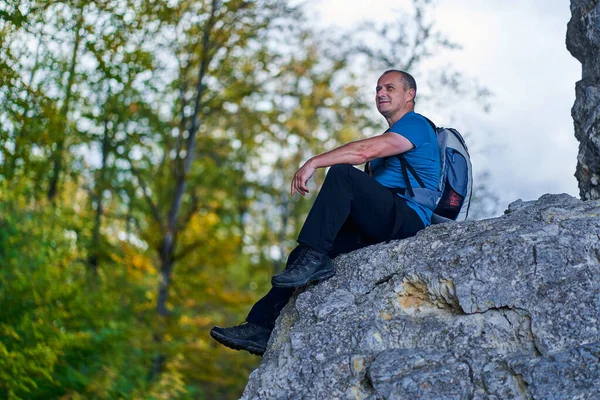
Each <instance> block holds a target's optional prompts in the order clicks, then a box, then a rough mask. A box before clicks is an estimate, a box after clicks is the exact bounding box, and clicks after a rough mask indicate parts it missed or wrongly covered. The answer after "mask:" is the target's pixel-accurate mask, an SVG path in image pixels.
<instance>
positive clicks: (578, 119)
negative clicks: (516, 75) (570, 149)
mask: <svg viewBox="0 0 600 400" xmlns="http://www.w3.org/2000/svg"><path fill="white" fill-rule="evenodd" d="M571 14H572V17H571V21H569V24H568V27H567V49H569V51H570V52H571V54H572V55H573V57H575V58H577V59H578V60H579V61H580V62H581V64H582V79H581V80H580V81H579V82H577V84H576V85H575V93H576V96H577V97H576V99H575V104H574V105H573V109H572V110H571V113H572V115H573V121H574V124H575V137H576V138H577V140H579V155H578V157H577V169H576V171H575V177H576V178H577V181H578V182H579V194H580V196H581V198H582V199H584V200H592V199H600V2H599V1H598V0H571Z"/></svg>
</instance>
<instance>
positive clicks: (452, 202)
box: [396, 117, 473, 224]
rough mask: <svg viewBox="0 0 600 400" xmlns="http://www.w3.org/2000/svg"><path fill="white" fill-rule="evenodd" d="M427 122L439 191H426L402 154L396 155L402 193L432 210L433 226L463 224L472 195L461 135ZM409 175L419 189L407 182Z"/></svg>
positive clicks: (466, 154)
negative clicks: (434, 144)
mask: <svg viewBox="0 0 600 400" xmlns="http://www.w3.org/2000/svg"><path fill="white" fill-rule="evenodd" d="M425 119H426V120H427V122H429V124H430V125H431V127H432V128H433V131H434V132H435V133H436V136H437V141H438V148H439V151H440V166H441V174H440V181H439V184H438V190H437V191H435V190H431V189H427V188H425V184H424V183H423V181H422V180H421V178H420V177H419V175H418V174H417V172H416V171H415V170H414V168H413V167H412V166H411V165H410V164H409V163H408V161H406V158H405V157H404V155H403V154H398V155H397V156H396V157H398V160H400V164H401V166H402V174H403V175H404V181H405V182H407V185H408V187H407V188H406V189H403V191H404V192H405V193H406V192H408V193H407V194H408V195H409V196H411V197H413V198H414V200H415V201H416V202H417V203H419V204H422V205H423V206H425V207H428V208H429V209H432V210H434V211H433V216H432V218H431V223H432V224H439V223H444V222H449V221H464V220H465V219H467V215H468V213H469V206H470V204H471V194H472V191H473V173H472V166H471V157H470V156H469V150H468V149H467V145H466V144H465V140H464V139H463V137H462V136H461V134H460V133H459V132H458V131H457V130H456V129H454V128H441V127H436V126H435V124H434V123H433V122H431V121H430V120H429V119H428V118H427V117H425ZM408 172H410V173H411V174H412V175H413V177H414V178H415V180H416V181H417V182H418V183H419V185H420V186H421V187H419V188H413V187H412V185H411V184H410V180H409V179H408Z"/></svg>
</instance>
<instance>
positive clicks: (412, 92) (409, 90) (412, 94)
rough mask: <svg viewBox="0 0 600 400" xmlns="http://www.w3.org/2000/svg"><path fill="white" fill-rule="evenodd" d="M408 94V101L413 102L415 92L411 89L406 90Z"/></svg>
mask: <svg viewBox="0 0 600 400" xmlns="http://www.w3.org/2000/svg"><path fill="white" fill-rule="evenodd" d="M407 93H408V96H409V98H408V101H415V96H416V95H417V91H416V90H415V89H413V88H410V89H408V90H407Z"/></svg>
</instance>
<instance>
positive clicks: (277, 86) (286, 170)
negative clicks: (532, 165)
mask: <svg viewBox="0 0 600 400" xmlns="http://www.w3.org/2000/svg"><path fill="white" fill-rule="evenodd" d="M435 7H436V3H435V2H434V1H431V0H414V1H412V2H410V1H409V2H404V3H403V8H399V9H397V10H395V11H390V15H391V16H392V19H391V20H389V21H378V22H369V21H365V22H363V23H360V24H355V25H353V26H352V27H351V28H347V29H340V28H339V27H336V28H331V27H330V28H327V27H323V26H322V25H319V24H315V23H314V13H315V10H314V3H313V2H302V3H299V2H297V1H295V2H290V1H282V0H278V1H275V0H256V1H244V0H229V1H225V0H223V1H220V0H205V1H192V0H172V1H168V2H167V1H165V2H157V1H147V0H112V1H108V0H106V1H83V0H70V1H54V0H50V1H15V0H8V1H5V2H3V4H2V5H0V149H1V153H0V262H1V265H0V398H8V399H17V398H23V399H50V398H62V399H113V398H135V399H175V398H180V399H233V398H237V397H239V395H240V394H241V392H242V390H243V388H244V385H245V383H246V381H247V377H248V374H249V373H250V372H251V371H252V369H253V368H255V367H256V366H257V364H258V362H259V361H260V359H259V358H256V357H254V356H251V355H249V354H246V353H240V352H234V351H230V350H228V349H225V348H224V347H222V346H220V345H218V344H216V343H215V342H213V341H212V340H211V339H210V337H209V335H208V331H209V329H210V328H211V327H212V326H213V325H217V324H218V325H221V326H224V325H232V324H236V323H239V322H241V321H242V320H243V319H244V317H245V315H246V313H247V311H248V310H249V307H250V306H251V304H252V303H253V302H254V301H256V300H257V299H258V298H260V297H261V296H262V295H263V294H264V293H266V291H267V290H268V288H269V285H270V277H271V275H272V274H273V273H274V272H277V271H279V270H281V269H282V268H283V266H284V264H285V257H286V255H287V253H288V252H289V251H290V250H291V249H292V248H293V246H294V244H295V237H296V234H297V232H298V231H299V229H300V228H301V224H302V221H303V219H304V217H305V215H306V213H307V211H308V209H309V208H310V205H311V203H312V201H313V200H314V196H308V197H307V198H303V197H300V196H296V197H290V196H289V183H290V179H291V177H292V176H293V173H294V172H295V171H296V169H297V168H298V167H299V166H300V165H301V163H302V162H303V161H305V160H306V159H308V158H309V157H310V156H312V155H314V154H317V153H320V152H323V151H325V150H329V149H331V148H334V147H335V146H337V145H339V144H342V143H345V142H348V141H351V140H355V139H359V138H362V137H367V136H372V135H375V134H378V133H380V132H382V131H383V130H384V129H385V126H384V121H383V120H382V118H381V117H380V116H379V115H377V113H376V110H375V108H374V101H373V100H374V85H375V81H376V79H377V77H378V75H379V74H380V73H381V72H382V71H384V70H386V69H390V68H398V69H406V70H409V71H411V72H412V73H413V74H414V75H415V77H416V78H417V82H419V83H420V85H419V95H418V102H417V104H418V105H417V107H418V109H417V110H418V111H419V110H424V111H423V112H424V113H425V114H426V115H428V116H430V117H431V118H432V119H434V120H436V121H438V124H440V125H442V124H446V123H445V122H443V121H449V122H448V123H453V124H455V125H456V124H459V125H460V126H457V127H459V128H460V130H461V131H462V132H463V133H465V134H466V136H467V140H468V141H469V143H474V144H475V145H474V146H472V147H471V152H472V153H473V156H474V157H475V158H477V157H480V158H481V159H485V152H486V148H485V147H482V146H481V145H480V143H481V141H478V138H477V135H476V133H474V132H470V129H471V128H472V127H470V126H469V124H468V123H463V121H462V120H461V118H460V117H457V115H460V113H458V112H457V111H461V112H464V111H465V110H469V111H468V112H469V113H470V115H476V116H479V117H480V118H482V119H483V118H485V115H487V114H486V113H487V112H489V110H490V109H491V107H493V95H492V93H491V91H490V90H489V89H488V88H486V87H485V86H484V85H482V84H480V83H479V82H478V80H477V79H476V78H474V77H472V76H470V75H468V74H465V73H462V72H460V71H459V70H458V69H457V68H456V67H455V66H454V65H453V63H452V59H453V57H454V56H455V54H457V53H459V52H460V51H461V48H460V43H456V42H454V41H453V39H452V38H451V37H448V36H447V35H446V34H444V32H443V31H441V30H440V29H438V27H437V25H436V23H435V19H434V17H433V16H434V15H435ZM565 23H566V21H565ZM432 60H438V61H439V60H442V61H443V62H442V64H440V62H438V63H437V64H435V63H434V64H432V63H431V62H430V61H432ZM440 65H442V66H440ZM425 111H427V112H425ZM432 114H433V115H432ZM440 120H441V121H440ZM574 162H575V160H574V158H573V164H574ZM573 169H574V167H573ZM324 173H325V171H323V170H321V171H319V173H318V174H317V176H316V177H315V178H314V179H313V180H312V181H311V183H310V185H312V186H311V188H312V190H311V193H314V192H316V191H317V190H318V186H319V184H320V183H321V182H322V181H323V176H324ZM489 177H490V170H489V168H488V167H487V166H485V165H484V167H480V168H476V170H475V178H476V183H477V185H476V189H475V196H474V203H473V208H472V212H471V218H484V217H488V216H492V215H496V214H498V213H499V212H501V211H502V209H503V206H504V205H505V204H503V197H502V196H503V193H498V192H497V190H496V189H495V188H494V187H493V185H491V184H490V179H489Z"/></svg>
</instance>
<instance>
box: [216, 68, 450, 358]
mask: <svg viewBox="0 0 600 400" xmlns="http://www.w3.org/2000/svg"><path fill="white" fill-rule="evenodd" d="M416 93H417V84H416V82H415V80H414V78H413V77H412V76H411V75H410V74H408V73H406V72H404V71H398V70H390V71H386V72H384V73H383V75H382V76H381V77H380V78H379V80H378V81H377V87H376V96H375V102H376V105H377V109H378V110H379V112H380V113H381V115H383V116H384V117H385V119H386V121H387V122H388V124H389V127H390V128H389V129H388V130H387V131H386V132H385V133H383V134H382V135H378V136H375V137H372V138H368V139H363V140H357V141H355V142H350V143H348V144H345V145H343V146H340V147H338V148H335V149H333V150H331V151H328V152H326V153H323V154H319V155H318V156H315V157H313V158H311V159H310V160H308V161H307V162H306V163H305V164H304V165H303V166H302V167H301V168H300V169H299V170H298V171H297V172H296V174H295V175H294V178H293V180H292V185H291V194H292V196H293V195H294V194H295V193H296V192H298V193H300V194H301V195H302V196H304V195H306V194H307V193H308V188H307V186H306V185H307V182H308V180H309V179H310V178H311V177H312V176H313V174H314V172H315V170H316V169H317V168H325V167H331V168H330V169H329V172H328V173H327V176H326V178H325V182H324V183H323V187H322V188H321V191H320V192H319V194H318V196H317V198H316V200H315V203H314V204H313V206H312V208H311V210H310V212H309V214H308V217H307V218H306V221H305V222H304V226H303V227H302V230H301V232H300V235H299V236H298V243H299V245H298V246H297V247H296V248H295V249H294V250H293V251H292V252H291V253H290V255H289V257H288V261H287V265H286V268H285V269H284V271H283V272H281V273H279V274H277V275H275V276H273V278H272V281H271V282H272V285H273V288H272V289H271V290H270V291H269V293H267V295H266V296H265V297H263V298H262V299H260V300H259V301H258V302H257V303H256V304H255V305H254V307H253V308H252V310H251V311H250V313H249V314H248V317H247V318H246V321H245V322H244V323H242V324H240V325H238V326H234V327H230V328H220V327H214V328H213V329H212V330H211V332H210V333H211V336H212V337H213V338H214V339H215V340H217V341H218V342H220V343H222V344H224V345H225V346H227V347H230V348H233V349H236V350H241V349H243V350H247V351H249V352H250V353H252V354H257V355H262V354H263V353H264V352H265V350H266V347H267V342H268V340H269V336H270V335H271V331H272V330H273V328H274V326H275V320H276V319H277V316H278V315H279V313H280V311H281V309H282V308H283V307H284V306H285V305H286V303H287V302H288V300H289V298H290V297H291V296H292V294H293V293H294V289H295V288H297V287H301V286H305V285H308V284H310V283H313V282H317V281H321V280H325V279H329V278H331V277H332V276H333V275H334V274H335V270H334V267H333V263H332V261H331V260H332V259H333V258H335V257H336V256H337V255H338V254H342V253H347V252H350V251H353V250H356V249H359V248H361V247H365V246H368V245H371V244H375V243H380V242H384V241H389V240H393V239H403V238H406V237H410V236H413V235H415V234H416V233H417V232H418V231H419V230H421V229H423V228H424V227H426V226H428V225H430V223H431V215H432V210H431V209H429V208H427V207H425V206H423V205H421V204H419V203H417V202H415V201H414V200H413V199H412V198H411V197H410V196H409V195H408V193H407V194H406V195H404V190H403V188H407V187H408V186H407V185H406V183H405V182H406V180H405V176H404V175H403V172H402V168H401V164H400V161H399V159H398V158H397V157H396V155H398V154H402V153H404V157H405V159H406V161H408V163H409V164H410V165H411V166H412V167H413V168H414V170H415V172H416V173H417V175H418V176H419V177H420V178H421V180H422V181H423V183H424V184H425V187H426V188H429V189H433V190H436V189H437V186H438V180H439V177H440V159H439V152H438V146H437V138H436V135H435V132H434V130H433V128H432V126H431V125H430V124H429V122H428V121H427V120H426V119H425V117H423V116H422V115H420V114H417V113H415V112H414V107H415V96H416ZM367 162H368V163H369V164H368V165H369V171H370V172H369V174H366V173H364V172H362V171H361V170H359V169H357V168H354V167H353V165H358V164H363V163H367ZM407 178H408V179H410V182H411V185H412V186H413V187H418V186H419V184H418V183H417V180H416V179H415V177H414V176H413V175H412V174H410V175H409V174H407Z"/></svg>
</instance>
